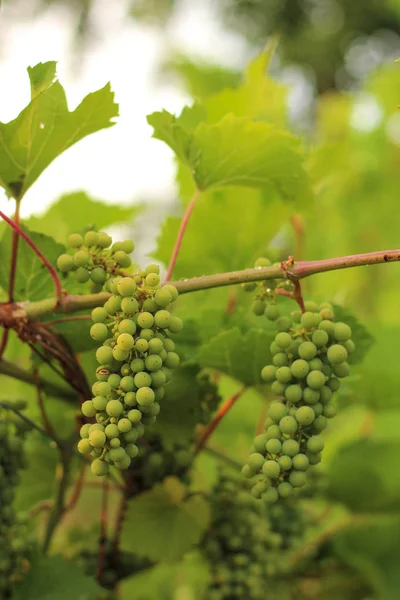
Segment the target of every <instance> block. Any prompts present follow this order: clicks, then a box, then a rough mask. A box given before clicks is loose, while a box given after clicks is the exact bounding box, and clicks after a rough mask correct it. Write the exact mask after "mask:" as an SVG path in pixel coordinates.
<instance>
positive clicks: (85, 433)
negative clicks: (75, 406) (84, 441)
mask: <svg viewBox="0 0 400 600" xmlns="http://www.w3.org/2000/svg"><path fill="white" fill-rule="evenodd" d="M90 427H91V425H90V423H85V425H82V427H81V428H80V430H79V435H80V436H81V438H88V437H89V429H90Z"/></svg>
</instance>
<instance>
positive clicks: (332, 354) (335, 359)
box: [327, 344, 347, 365]
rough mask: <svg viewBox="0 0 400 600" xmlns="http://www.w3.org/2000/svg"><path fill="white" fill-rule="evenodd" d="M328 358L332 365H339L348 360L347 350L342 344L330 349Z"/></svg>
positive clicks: (334, 345)
mask: <svg viewBox="0 0 400 600" xmlns="http://www.w3.org/2000/svg"><path fill="white" fill-rule="evenodd" d="M327 358H328V361H329V362H330V364H331V365H339V364H340V363H342V362H344V361H345V360H346V359H347V350H346V348H345V347H344V346H342V345H340V344H333V346H330V347H329V348H328V352H327Z"/></svg>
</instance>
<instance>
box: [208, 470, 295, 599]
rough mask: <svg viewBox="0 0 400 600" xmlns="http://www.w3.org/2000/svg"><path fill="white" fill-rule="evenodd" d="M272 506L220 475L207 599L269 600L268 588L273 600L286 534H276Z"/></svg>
mask: <svg viewBox="0 0 400 600" xmlns="http://www.w3.org/2000/svg"><path fill="white" fill-rule="evenodd" d="M238 487H239V490H238ZM267 508H268V507H267V505H266V504H265V503H262V502H257V501H256V500H255V499H254V498H253V497H252V496H251V495H250V494H249V493H248V491H245V490H240V482H239V481H238V480H237V478H236V477H233V476H232V475H230V474H227V475H222V476H221V477H220V480H219V482H218V484H217V486H216V487H215V489H214V491H213V496H212V510H213V515H212V523H211V527H210V529H209V530H208V531H207V533H206V536H205V538H204V540H203V542H202V550H203V553H204V556H205V558H206V559H207V560H208V561H209V563H210V567H211V583H210V587H209V589H208V592H207V600H239V599H240V600H243V599H244V598H245V599H246V600H264V599H265V597H266V590H267V589H268V597H273V596H272V593H273V583H272V581H271V578H274V577H277V576H279V573H280V565H281V564H282V563H283V562H284V561H283V560H282V554H281V551H280V550H281V548H282V536H281V535H279V534H278V533H274V532H273V531H272V530H271V527H270V524H269V520H268V512H267ZM276 597H279V596H276Z"/></svg>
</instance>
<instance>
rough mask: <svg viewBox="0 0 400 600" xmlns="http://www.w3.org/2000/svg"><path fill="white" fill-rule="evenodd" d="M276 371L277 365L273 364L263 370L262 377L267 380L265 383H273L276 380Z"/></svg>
mask: <svg viewBox="0 0 400 600" xmlns="http://www.w3.org/2000/svg"><path fill="white" fill-rule="evenodd" d="M276 371H277V369H276V367H274V366H273V365H267V366H266V367H264V368H263V369H262V371H261V379H262V380H263V381H265V383H271V382H272V381H274V380H275V376H276Z"/></svg>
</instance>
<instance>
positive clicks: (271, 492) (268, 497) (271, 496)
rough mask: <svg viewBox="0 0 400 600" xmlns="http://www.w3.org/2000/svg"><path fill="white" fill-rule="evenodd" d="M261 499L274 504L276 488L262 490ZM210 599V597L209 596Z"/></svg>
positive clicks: (276, 498)
mask: <svg viewBox="0 0 400 600" xmlns="http://www.w3.org/2000/svg"><path fill="white" fill-rule="evenodd" d="M262 498H263V500H265V502H266V503H267V504H274V503H275V502H277V500H278V498H279V493H278V490H277V489H276V488H272V487H271V488H269V489H268V490H267V491H266V492H264V494H263V495H262ZM210 600H211V598H210Z"/></svg>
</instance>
